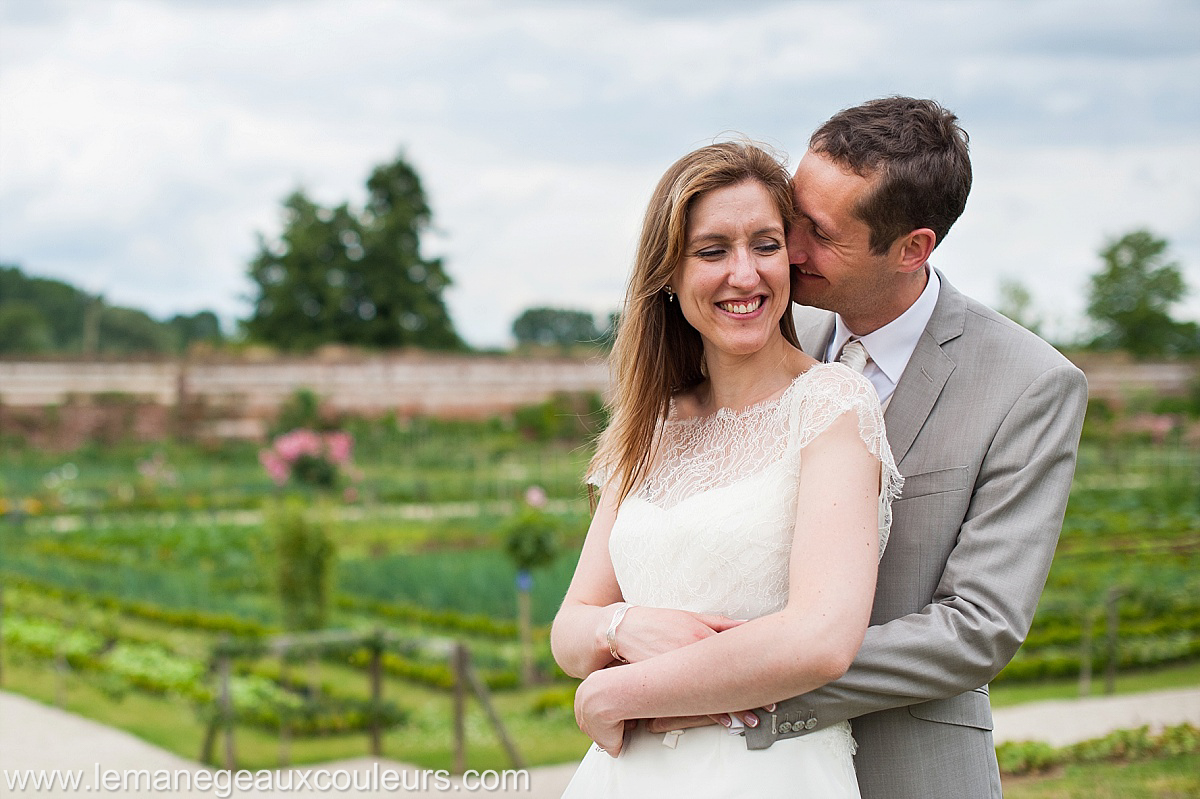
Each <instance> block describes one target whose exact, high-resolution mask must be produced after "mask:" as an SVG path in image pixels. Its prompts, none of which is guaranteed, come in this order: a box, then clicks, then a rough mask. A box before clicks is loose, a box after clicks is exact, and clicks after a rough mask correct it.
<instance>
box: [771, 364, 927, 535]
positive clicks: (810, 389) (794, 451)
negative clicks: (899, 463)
mask: <svg viewBox="0 0 1200 799" xmlns="http://www.w3.org/2000/svg"><path fill="white" fill-rule="evenodd" d="M808 377H809V379H808V380H807V381H805V382H804V388H805V390H804V391H798V392H796V395H795V396H794V397H793V398H792V404H791V408H790V420H789V428H790V429H789V443H788V454H787V459H788V462H789V463H790V464H792V465H793V466H792V468H794V469H795V474H796V477H797V479H798V478H799V475H800V462H801V457H800V453H801V450H803V449H804V447H806V446H807V445H808V444H809V443H811V442H812V441H813V440H814V439H816V438H817V436H819V435H820V434H821V433H823V432H825V431H826V430H827V429H829V426H830V425H832V424H833V422H834V420H836V419H837V418H838V417H840V416H842V415H843V414H845V413H848V412H850V411H853V412H854V413H855V414H856V415H857V417H858V433H859V435H860V436H861V437H862V441H863V443H864V444H865V445H866V447H867V451H868V452H870V453H871V454H872V455H874V456H875V457H876V458H878V459H879V463H880V467H881V468H880V486H879V553H880V555H881V556H882V554H883V550H884V547H886V546H887V539H888V534H889V532H890V531H891V526H892V501H893V500H895V499H896V498H898V497H899V496H900V491H901V489H902V488H903V487H904V478H903V477H901V476H900V472H899V470H898V469H897V468H896V461H895V459H894V458H893V457H892V448H891V447H890V446H889V445H888V441H887V432H886V430H885V429H884V424H883V409H882V408H881V407H880V405H879V395H878V394H876V393H875V387H874V386H872V385H871V381H869V380H867V378H865V377H863V376H862V375H861V374H859V373H858V372H854V371H852V370H850V369H848V368H846V367H845V366H843V365H841V364H819V365H817V366H814V367H813V368H812V374H810V375H809V376H808Z"/></svg>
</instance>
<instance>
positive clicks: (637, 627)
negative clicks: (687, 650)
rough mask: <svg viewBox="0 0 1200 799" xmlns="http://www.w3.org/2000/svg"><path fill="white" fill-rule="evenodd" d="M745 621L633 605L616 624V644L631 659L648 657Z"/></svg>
mask: <svg viewBox="0 0 1200 799" xmlns="http://www.w3.org/2000/svg"><path fill="white" fill-rule="evenodd" d="M739 624H742V621H740V620H738V619H731V618H729V617H728V616H720V615H718V614H716V613H691V612H689V611H686V610H671V609H669V608H651V607H646V606H643V605H635V606H633V607H631V608H630V609H629V610H628V611H627V612H626V614H625V618H624V619H623V620H622V621H621V626H620V627H618V628H617V633H616V636H615V644H616V646H615V648H616V650H617V653H618V654H620V656H621V657H623V658H625V659H626V660H628V661H629V662H630V663H637V662H640V661H643V660H649V659H650V658H652V657H655V656H657V655H661V654H663V653H664V652H670V651H672V650H675V649H679V648H680V647H683V646H687V645H689V644H694V643H696V642H697V641H702V640H704V639H705V638H708V637H709V636H711V635H716V634H717V633H719V632H723V631H725V630H728V629H730V628H732V627H737V626H738V625H739Z"/></svg>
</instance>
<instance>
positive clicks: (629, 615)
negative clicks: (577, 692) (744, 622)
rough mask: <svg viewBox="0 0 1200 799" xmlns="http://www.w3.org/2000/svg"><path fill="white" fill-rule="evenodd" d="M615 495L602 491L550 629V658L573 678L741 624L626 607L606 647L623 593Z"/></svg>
mask: <svg viewBox="0 0 1200 799" xmlns="http://www.w3.org/2000/svg"><path fill="white" fill-rule="evenodd" d="M613 493H615V492H613V491H609V492H606V493H605V494H604V495H603V496H602V497H601V500H600V504H599V506H598V507H597V508H596V515H595V516H594V517H593V519H592V524H591V526H590V527H589V528H588V534H587V538H586V539H585V541H584V544H583V552H582V553H581V554H580V556H579V564H578V565H577V566H576V567H575V576H574V577H573V578H572V579H571V586H570V588H568V589H567V594H566V597H565V598H564V599H563V604H562V607H561V608H559V611H558V613H557V615H555V617H554V625H553V626H552V627H551V629H550V648H551V651H552V652H553V653H554V659H555V660H556V661H557V662H558V665H559V666H560V667H561V668H562V670H563V671H565V672H566V673H567V674H570V675H571V676H572V677H581V678H582V677H586V676H587V675H589V674H591V673H592V672H594V671H597V670H599V669H603V668H605V667H606V666H611V665H615V664H617V663H618V662H620V661H617V660H615V659H614V658H613V651H614V650H615V651H616V654H617V655H619V657H620V660H621V661H626V662H630V663H637V662H639V661H643V660H647V659H649V658H652V657H654V656H656V655H661V654H662V653H663V652H668V651H670V650H672V649H678V648H679V647H681V646H687V645H689V644H693V643H695V642H696V641H700V640H702V639H704V638H707V637H709V636H712V635H716V634H717V633H718V632H721V631H722V630H728V629H730V628H731V627H736V626H737V625H739V624H741V622H740V621H735V620H733V619H730V618H728V617H725V616H720V615H717V614H712V613H691V612H689V611H686V610H673V609H670V608H653V607H643V606H637V607H630V608H629V609H628V610H626V612H625V614H624V615H623V617H622V618H621V619H620V625H619V628H618V629H617V630H616V631H615V635H614V638H613V646H612V648H610V646H609V641H608V630H609V627H610V626H611V625H612V622H613V619H614V617H615V614H616V612H617V609H618V608H619V607H620V605H621V603H622V596H621V589H620V586H619V585H618V584H617V578H616V574H615V573H614V571H613V565H612V559H611V557H610V556H609V554H608V538H609V534H610V533H611V532H612V526H613V522H614V521H615V519H616V509H615V508H614V507H613V504H614V503H613V500H612V496H611V495H612V494H613Z"/></svg>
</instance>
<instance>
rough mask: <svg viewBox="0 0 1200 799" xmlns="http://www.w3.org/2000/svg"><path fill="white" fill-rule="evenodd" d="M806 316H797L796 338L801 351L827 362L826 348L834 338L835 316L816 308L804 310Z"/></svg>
mask: <svg viewBox="0 0 1200 799" xmlns="http://www.w3.org/2000/svg"><path fill="white" fill-rule="evenodd" d="M802 311H803V312H804V315H803V316H801V315H800V313H797V314H796V337H797V338H798V339H799V340H800V349H802V350H804V352H805V353H807V354H808V355H809V356H810V357H812V358H816V359H817V360H818V361H823V360H825V348H826V347H828V346H829V340H830V339H831V338H833V322H834V317H833V314H831V313H829V312H828V311H818V310H816V309H815V308H803V309H802Z"/></svg>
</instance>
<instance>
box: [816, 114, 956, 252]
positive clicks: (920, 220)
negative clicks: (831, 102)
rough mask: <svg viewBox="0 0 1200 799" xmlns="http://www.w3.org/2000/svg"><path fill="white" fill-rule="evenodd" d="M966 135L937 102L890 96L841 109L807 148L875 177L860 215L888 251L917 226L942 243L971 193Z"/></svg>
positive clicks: (876, 243)
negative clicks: (935, 235) (932, 233)
mask: <svg viewBox="0 0 1200 799" xmlns="http://www.w3.org/2000/svg"><path fill="white" fill-rule="evenodd" d="M967 142H968V137H967V132H966V131H965V130H963V129H962V128H961V127H960V126H959V125H958V117H956V116H955V115H954V114H953V113H951V112H950V111H948V110H947V109H945V108H943V107H942V106H940V105H938V104H937V103H936V102H934V101H933V100H921V99H916V98H913V97H883V98H880V99H878V100H871V101H870V102H866V103H863V104H862V105H858V106H855V107H853V108H847V109H845V110H843V111H839V112H838V113H836V114H834V115H833V116H832V117H831V118H830V119H829V121H828V122H826V123H825V124H824V125H822V126H821V127H819V128H817V130H816V132H815V133H813V135H812V138H810V139H809V142H808V147H809V149H810V150H812V151H813V152H815V153H820V154H821V155H824V156H825V157H827V158H829V159H831V160H832V161H834V162H835V163H838V164H841V165H842V166H845V167H847V168H849V169H850V170H852V171H853V172H854V173H855V174H858V175H861V176H862V177H865V178H868V179H870V180H873V181H874V182H875V185H874V187H873V189H872V191H871V192H870V193H869V194H867V195H866V196H865V197H864V198H863V200H862V202H860V203H859V206H858V208H856V209H855V212H856V214H857V215H858V217H859V218H860V219H862V221H863V222H865V223H866V224H867V226H868V227H869V228H870V229H871V250H872V252H874V253H875V254H882V253H883V252H885V251H886V250H887V248H888V247H889V246H891V244H892V242H893V241H895V240H896V239H897V238H898V237H900V236H903V235H904V234H906V233H909V232H910V231H913V230H916V229H918V228H929V229H930V230H932V231H933V232H934V233H935V234H937V241H936V242H935V244H934V246H937V244H940V243H941V242H942V239H944V238H945V237H946V234H947V233H949V232H950V226H951V225H953V224H954V222H955V220H957V219H958V217H959V216H960V215H961V214H962V212H963V208H965V207H966V204H967V195H968V194H970V192H971V158H970V155H969V153H968V151H967Z"/></svg>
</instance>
